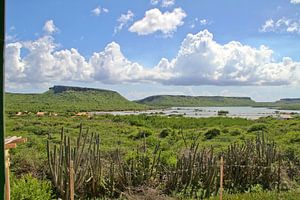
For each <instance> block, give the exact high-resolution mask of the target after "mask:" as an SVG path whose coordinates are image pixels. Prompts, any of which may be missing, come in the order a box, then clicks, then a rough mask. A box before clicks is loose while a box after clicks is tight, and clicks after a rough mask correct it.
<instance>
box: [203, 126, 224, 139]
mask: <svg viewBox="0 0 300 200" xmlns="http://www.w3.org/2000/svg"><path fill="white" fill-rule="evenodd" d="M220 133H221V131H220V130H219V129H217V128H213V129H210V130H208V131H207V132H206V133H204V136H205V138H206V139H207V140H210V139H213V138H214V137H216V136H218V135H220Z"/></svg>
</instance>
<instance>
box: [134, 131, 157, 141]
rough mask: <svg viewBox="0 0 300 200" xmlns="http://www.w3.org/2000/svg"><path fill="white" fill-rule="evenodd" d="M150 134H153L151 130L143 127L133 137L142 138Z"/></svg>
mask: <svg viewBox="0 0 300 200" xmlns="http://www.w3.org/2000/svg"><path fill="white" fill-rule="evenodd" d="M152 134H153V132H152V131H151V130H150V129H143V130H141V131H139V132H138V133H137V134H136V135H135V136H134V139H136V140H138V139H142V138H144V137H149V136H150V135H152Z"/></svg>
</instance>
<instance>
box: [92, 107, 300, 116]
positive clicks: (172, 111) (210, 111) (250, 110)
mask: <svg viewBox="0 0 300 200" xmlns="http://www.w3.org/2000/svg"><path fill="white" fill-rule="evenodd" d="M221 110H222V111H228V112H229V113H228V114H227V116H228V117H241V118H247V119H258V118H260V117H268V116H279V113H287V114H291V113H297V114H300V110H278V109H273V108H265V107H171V108H166V109H157V110H146V111H105V112H104V111H103V112H101V111H99V112H98V111H97V112H90V114H96V115H101V114H112V115H139V114H147V115H161V116H172V115H173V116H174V115H182V116H184V117H196V118H200V117H217V116H218V111H221Z"/></svg>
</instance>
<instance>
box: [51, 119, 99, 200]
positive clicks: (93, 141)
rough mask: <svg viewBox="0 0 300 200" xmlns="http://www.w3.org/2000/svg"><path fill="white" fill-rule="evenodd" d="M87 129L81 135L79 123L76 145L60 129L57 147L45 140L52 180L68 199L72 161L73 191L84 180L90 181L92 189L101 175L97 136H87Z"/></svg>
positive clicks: (79, 186) (61, 193) (76, 189)
mask: <svg viewBox="0 0 300 200" xmlns="http://www.w3.org/2000/svg"><path fill="white" fill-rule="evenodd" d="M88 133H89V130H87V131H86V134H85V135H83V128H82V124H81V125H80V132H79V136H78V138H77V141H76V145H73V146H72V144H71V141H70V138H69V137H67V136H66V135H65V134H64V129H63V128H62V130H61V141H60V145H59V147H57V146H56V145H54V146H53V150H51V145H50V142H49V140H48V141H47V156H48V163H49V169H50V175H51V178H52V182H53V184H54V186H55V188H56V190H57V192H58V193H59V195H60V196H61V197H62V198H63V199H65V200H67V199H70V179H69V177H70V164H71V162H73V163H74V191H75V192H76V191H78V190H79V189H80V188H82V186H83V184H84V182H85V181H88V180H89V181H91V183H92V186H93V188H92V189H94V188H95V185H96V183H97V181H98V179H99V176H101V173H100V171H101V164H100V149H99V147H100V146H99V145H100V144H99V142H97V138H98V139H99V136H95V137H94V136H93V134H92V135H91V137H90V139H89V138H88Z"/></svg>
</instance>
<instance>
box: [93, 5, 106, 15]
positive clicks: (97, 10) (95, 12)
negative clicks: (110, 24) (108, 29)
mask: <svg viewBox="0 0 300 200" xmlns="http://www.w3.org/2000/svg"><path fill="white" fill-rule="evenodd" d="M102 12H104V13H108V12H109V10H108V9H107V8H101V7H100V6H98V7H96V8H94V9H93V10H91V13H92V14H93V15H95V16H99V15H100V14H101V13H102Z"/></svg>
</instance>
